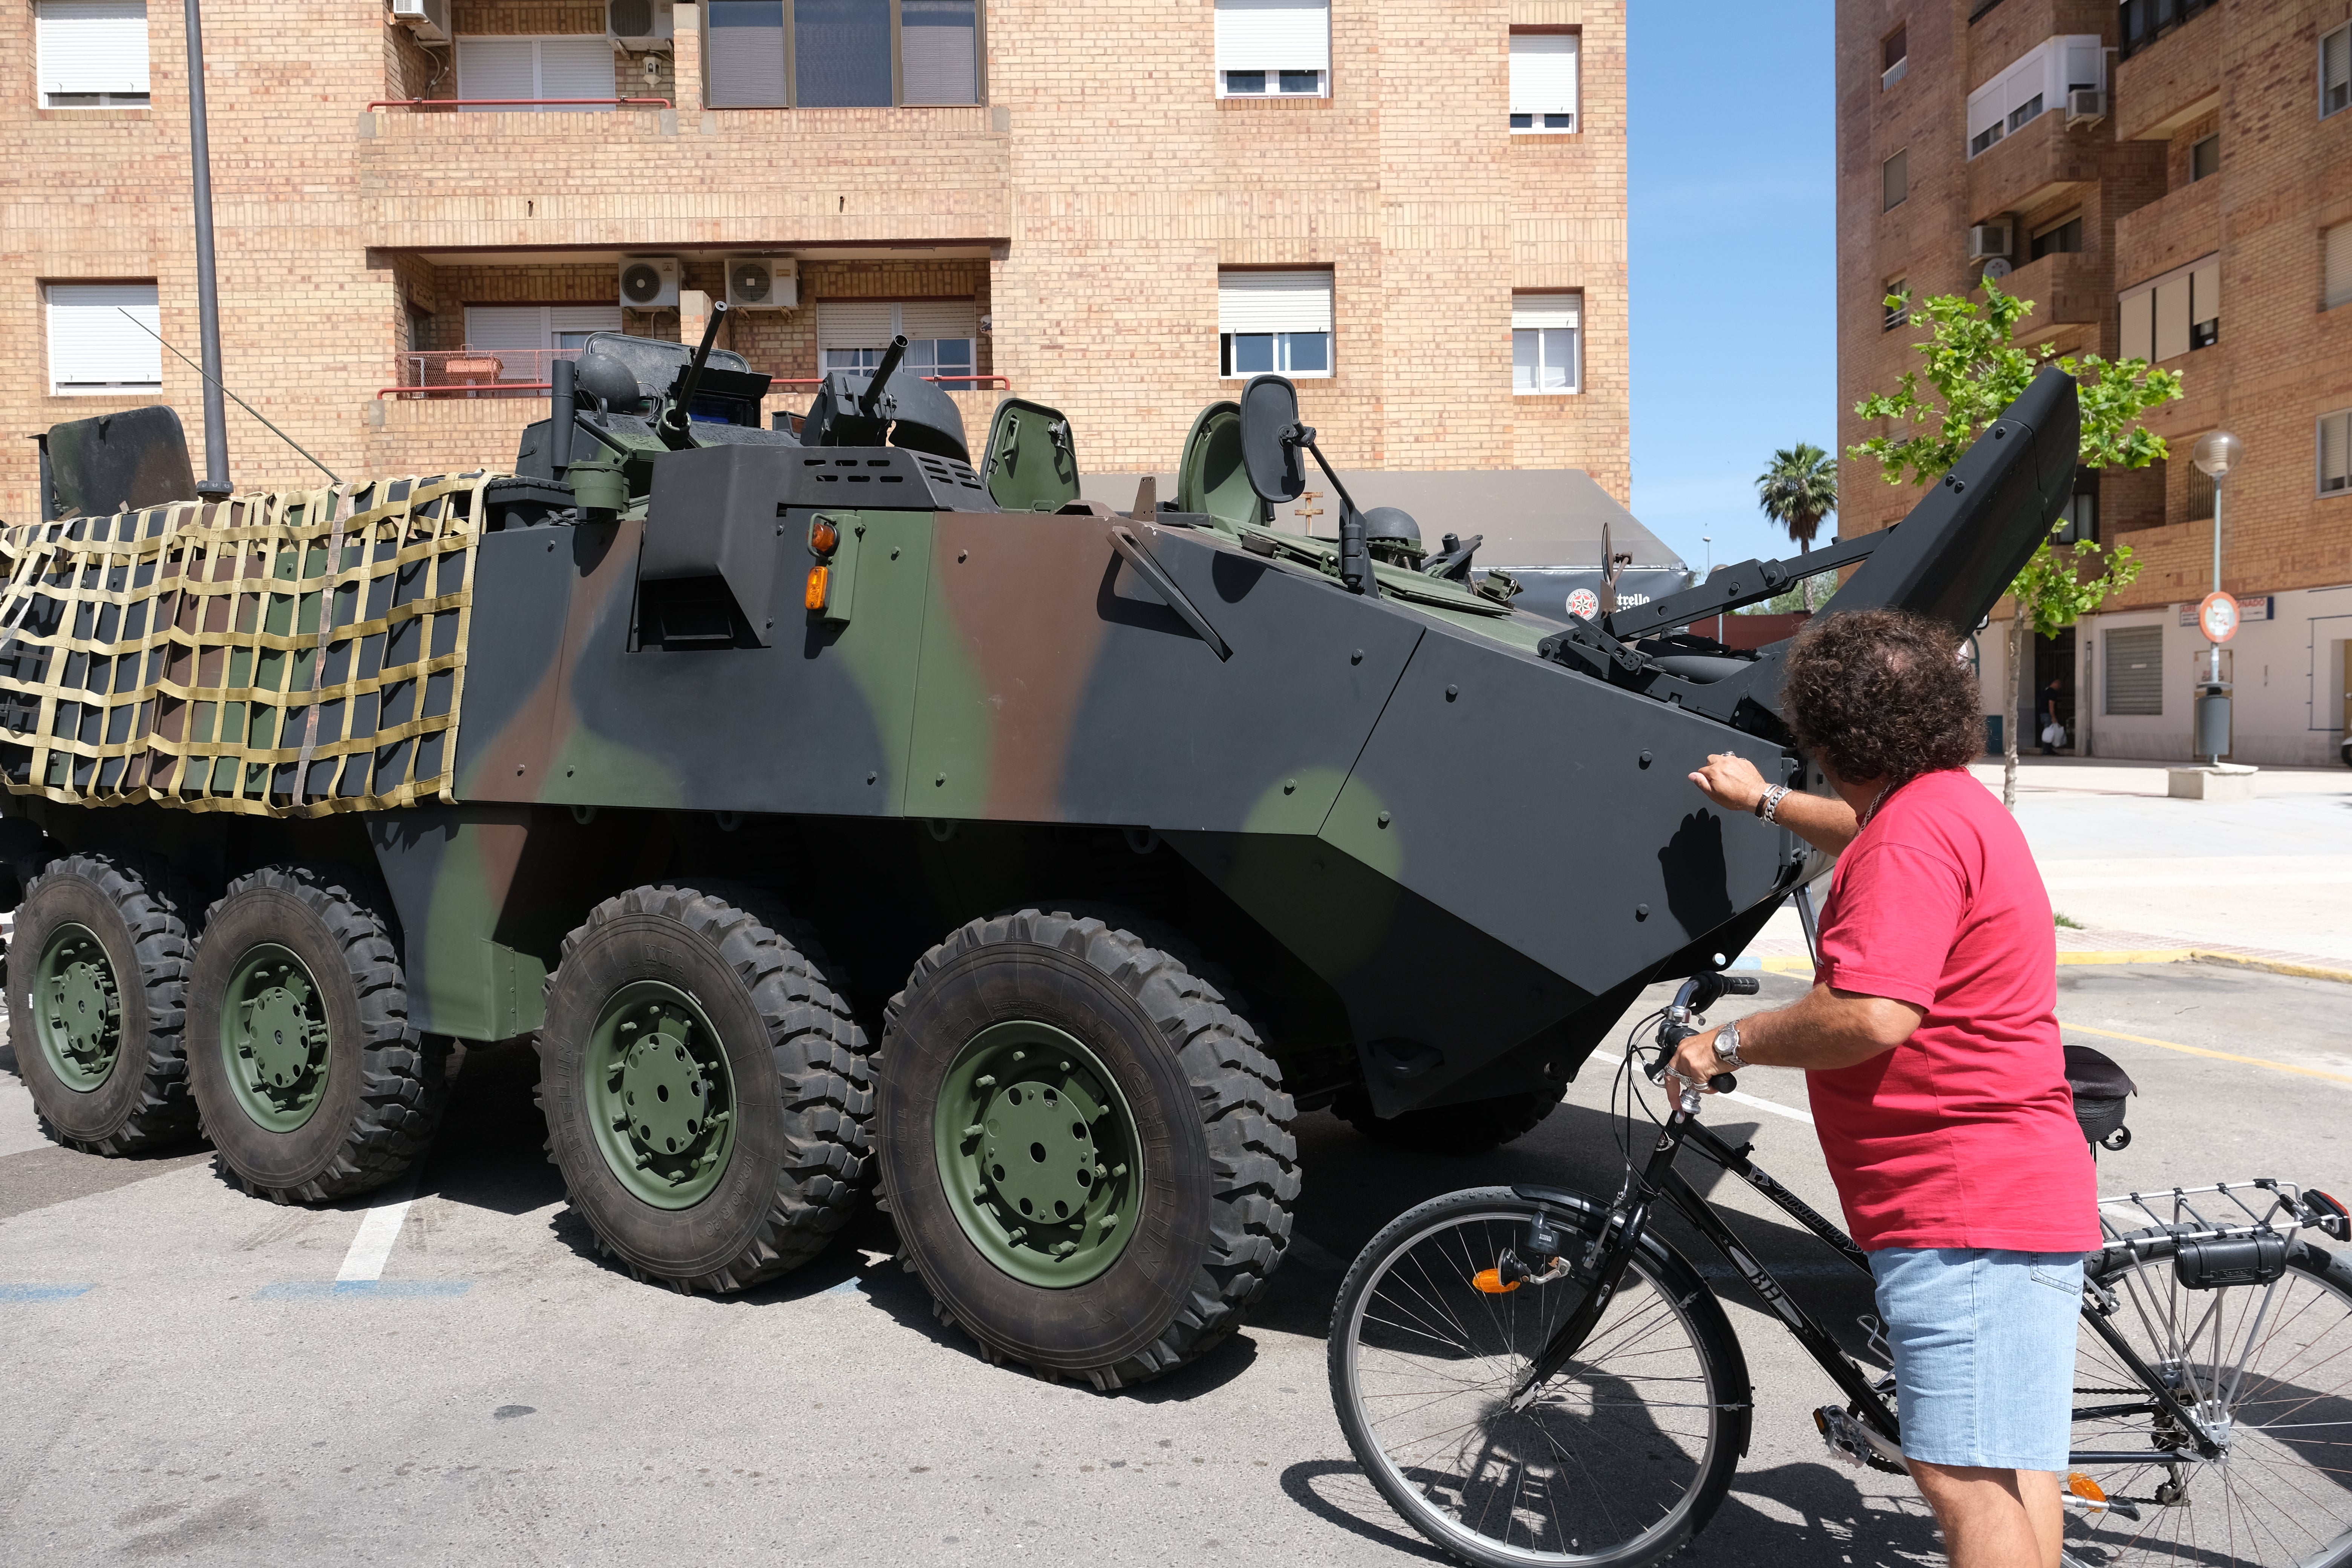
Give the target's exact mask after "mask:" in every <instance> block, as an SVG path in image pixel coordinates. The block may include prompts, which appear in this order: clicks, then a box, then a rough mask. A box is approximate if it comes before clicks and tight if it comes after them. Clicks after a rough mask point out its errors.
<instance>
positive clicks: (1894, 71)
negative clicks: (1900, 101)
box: [1878, 26, 1911, 92]
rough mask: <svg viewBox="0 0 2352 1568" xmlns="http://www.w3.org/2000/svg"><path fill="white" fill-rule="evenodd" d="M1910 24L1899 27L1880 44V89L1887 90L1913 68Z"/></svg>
mask: <svg viewBox="0 0 2352 1568" xmlns="http://www.w3.org/2000/svg"><path fill="white" fill-rule="evenodd" d="M1909 33H1910V28H1909V26H1901V27H1897V28H1895V31H1893V32H1891V33H1889V34H1887V35H1886V37H1885V38H1884V39H1883V40H1881V42H1880V43H1879V46H1878V90H1879V91H1881V92H1885V90H1886V89H1888V88H1890V87H1893V86H1894V85H1895V83H1896V82H1898V81H1901V80H1902V79H1903V73H1904V72H1906V71H1907V70H1909V69H1910V68H1911V41H1910V38H1909V37H1908V35H1909Z"/></svg>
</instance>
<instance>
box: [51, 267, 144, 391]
mask: <svg viewBox="0 0 2352 1568" xmlns="http://www.w3.org/2000/svg"><path fill="white" fill-rule="evenodd" d="M42 295H43V298H44V302H45V303H46V304H47V311H48V318H49V391H50V393H51V395H55V396H58V397H77V396H104V395H110V394H119V393H127V392H161V391H162V390H163V344H162V343H161V342H157V341H156V339H155V337H154V335H153V334H154V333H155V332H156V331H161V330H162V326H163V318H162V317H161V316H160V315H158V314H157V312H156V309H155V285H154V284H152V283H51V284H49V285H47V287H46V288H45V289H43V290H42ZM125 311H128V312H129V314H128V315H126V314H124V312H125Z"/></svg>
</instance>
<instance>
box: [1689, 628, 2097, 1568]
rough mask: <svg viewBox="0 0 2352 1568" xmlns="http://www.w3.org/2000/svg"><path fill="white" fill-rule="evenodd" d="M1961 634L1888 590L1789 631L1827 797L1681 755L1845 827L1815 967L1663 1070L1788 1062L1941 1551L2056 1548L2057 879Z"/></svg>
mask: <svg viewBox="0 0 2352 1568" xmlns="http://www.w3.org/2000/svg"><path fill="white" fill-rule="evenodd" d="M1956 642H1957V638H1956V637H1955V636H1954V634H1953V632H1952V631H1951V629H1950V628H1949V627H1948V626H1944V625H1942V624H1941V623H1939V622H1936V621H1933V620H1929V619H1927V618H1926V617H1924V616H1916V615H1911V614H1908V613H1906V612H1903V611H1896V610H1857V611H1849V612H1846V613H1843V614H1831V615H1827V616H1820V617H1818V618H1816V619H1814V620H1812V621H1811V622H1809V623H1808V624H1807V625H1806V626H1805V628H1804V629H1803V630H1802V631H1801V632H1800V633H1798V635H1797V638H1796V641H1795V643H1794V645H1793V646H1792V647H1790V652H1789V659H1788V666H1787V675H1786V680H1785V684H1784V685H1783V687H1782V703H1781V710H1782V712H1783V714H1784V715H1785V717H1786V718H1787V720H1788V722H1789V726H1790V729H1791V730H1792V731H1794V732H1795V736H1796V740H1797V744H1798V746H1799V748H1800V749H1801V751H1802V752H1804V753H1805V755H1806V756H1807V757H1808V758H1810V759H1811V762H1812V763H1814V764H1815V765H1816V766H1818V767H1819V768H1820V769H1821V771H1822V774H1823V775H1824V776H1825V777H1826V778H1827V779H1828V781H1829V784H1830V786H1831V788H1832V790H1834V791H1835V792H1836V795H1837V799H1836V800H1835V801H1824V800H1821V799H1819V798H1817V797H1811V796H1806V795H1795V794H1785V795H1768V793H1767V792H1766V791H1765V789H1764V785H1763V780H1762V778H1761V776H1760V775H1759V774H1757V773H1756V770H1755V769H1754V768H1753V767H1752V766H1750V765H1749V764H1748V763H1744V762H1741V761H1740V760H1739V759H1738V758H1737V757H1734V756H1730V755H1728V754H1726V755H1724V756H1718V757H1715V758H1711V759H1710V760H1709V762H1708V764H1707V766H1706V768H1705V769H1702V770H1701V771H1700V772H1698V773H1693V774H1692V775H1691V781H1692V782H1693V783H1694V784H1697V785H1698V787H1699V788H1700V789H1701V790H1702V791H1704V792H1705V793H1706V795H1708V796H1709V797H1710V798H1712V799H1713V800H1715V801H1716V802H1717V804H1718V805H1725V806H1728V807H1732V808H1735V809H1749V810H1757V811H1759V813H1762V814H1765V815H1769V816H1773V817H1774V818H1775V819H1776V820H1779V821H1780V822H1783V823H1785V824H1786V825H1788V826H1790V827H1791V828H1793V829H1794V830H1795V831H1797V832H1798V833H1800V834H1801V835H1802V836H1803V837H1805V838H1807V839H1808V840H1809V841H1810V842H1811V843H1814V844H1816V845H1818V846H1820V847H1822V848H1824V849H1829V850H1832V851H1842V853H1840V854H1839V858H1838V866H1837V870H1836V872H1835V874H1834V875H1833V877H1832V879H1831V883H1830V893H1829V898H1828V900H1827V901H1826V902H1825V903H1824V905H1823V906H1822V917H1821V922H1820V929H1819V931H1818V933H1817V942H1818V947H1819V962H1818V963H1817V966H1816V967H1815V969H1814V972H1813V984H1812V989H1811V991H1809V992H1808V993H1807V994H1805V995H1804V996H1803V997H1802V998H1801V999H1800V1000H1798V1001H1797V1002H1795V1003H1793V1004H1791V1005H1789V1006H1786V1007H1780V1008H1776V1009H1774V1010H1772V1011H1769V1012H1763V1013H1757V1014H1754V1015H1751V1016H1748V1017H1746V1018H1742V1019H1739V1020H1738V1021H1737V1022H1736V1023H1731V1024H1726V1025H1723V1026H1721V1027H1719V1028H1715V1029H1710V1030H1707V1031H1706V1032H1704V1033H1702V1034H1699V1035H1696V1036H1694V1037H1691V1038H1689V1039H1687V1040H1685V1041H1684V1042H1683V1043H1682V1045H1681V1046H1680V1047H1678V1048H1677V1050H1676V1052H1675V1058H1674V1061H1673V1063H1672V1065H1671V1066H1670V1067H1669V1068H1668V1069H1667V1070H1668V1071H1669V1072H1671V1073H1673V1074H1674V1075H1675V1077H1676V1078H1677V1079H1682V1080H1684V1081H1685V1082H1687V1083H1690V1084H1693V1085H1696V1086H1701V1087H1703V1086H1704V1085H1705V1083H1706V1080H1707V1079H1709V1078H1711V1077H1712V1076H1714V1075H1715V1074H1717V1073H1720V1072H1725V1071H1728V1070H1731V1069H1734V1068H1744V1067H1791V1068H1803V1069H1804V1070H1805V1074H1806V1080H1807V1086H1808V1089H1809V1091H1810V1095H1811V1102H1812V1109H1813V1119H1814V1121H1815V1124H1816V1126H1817V1128H1818V1130H1819V1131H1820V1134H1821V1140H1822V1154H1823V1155H1824V1156H1825V1157H1826V1159H1827V1161H1828V1163H1829V1167H1830V1173H1831V1175H1832V1178H1834V1180H1835V1181H1836V1183H1837V1189H1838V1197H1839V1200H1840V1202H1841V1203H1842V1204H1843V1206H1844V1209H1845V1218H1846V1225H1847V1227H1848V1228H1849V1229H1850V1230H1851V1231H1852V1232H1853V1237H1854V1240H1855V1241H1856V1243H1858V1244H1859V1245H1860V1246H1861V1247H1863V1249H1864V1251H1866V1252H1867V1253H1869V1255H1870V1262H1871V1273H1872V1275H1873V1277H1874V1279H1875V1280H1876V1281H1877V1296H1878V1313H1879V1317H1880V1318H1881V1319H1882V1320H1883V1321H1885V1325H1886V1338H1887V1342H1888V1343H1889V1344H1890V1345H1891V1346H1892V1347H1893V1349H1894V1352H1895V1394H1896V1404H1897V1406H1898V1408H1899V1411H1900V1414H1901V1417H1902V1428H1903V1453H1904V1457H1905V1458H1906V1459H1907V1460H1908V1461H1909V1464H1910V1468H1911V1473H1912V1475H1913V1477H1914V1478H1915V1479H1916V1480H1917V1481H1918V1483H1919V1489H1920V1491H1921V1492H1922V1493H1923V1494H1925V1495H1926V1497H1927V1501H1928V1505H1929V1506H1930V1507H1932V1508H1933V1509H1934V1510H1936V1517H1937V1521H1938V1522H1939V1523H1940V1524H1941V1525H1942V1526H1943V1530H1944V1536H1945V1541H1946V1542H1947V1544H1948V1547H1949V1549H1950V1558H1951V1562H1952V1563H1953V1565H1954V1568H2056V1565H2057V1564H2058V1563H2059V1561H2060V1534H2061V1530H2062V1526H2063V1510H2062V1508H2061V1505H2060V1502H2059V1475H2060V1472H2063V1470H2064V1469H2065V1468H2066V1452H2067V1447H2068V1442H2067V1439H2068V1429H2069V1426H2070V1425H2071V1423H2072V1420H2073V1404H2074V1333H2075V1317H2076V1313H2077V1310H2078V1309H2079V1307H2080V1305H2081V1300H2082V1293H2083V1254H2084V1252H2085V1251H2087V1250H2089V1249H2091V1248H2093V1247H2097V1246H2098V1245H2099V1226H2098V1198H2097V1193H2096V1188H2095V1185H2094V1175H2093V1166H2092V1163H2091V1155H2090V1150H2089V1147H2088V1145H2086V1144H2085V1143H2084V1140H2083V1133H2082V1131H2081V1129H2080V1128H2079V1127H2078V1126H2077V1124H2076V1122H2075V1121H2074V1100H2073V1097H2072V1095H2071V1094H2070V1093H2069V1092H2068V1090H2067V1088H2066V1071H2065V1057H2064V1052H2063V1047H2061V1045H2060V1043H2059V1036H2058V1016H2057V1004H2058V970H2057V963H2058V955H2057V943H2056V933H2055V931H2054V929H2053V921H2052V918H2051V913H2050V898H2049V895H2048V893H2047V892H2045V891H2044V890H2043V889H2042V877H2041V873H2040V872H2039V871H2038V870H2037V869H2036V868H2035V867H2034V863H2033V857H2032V853H2031V852H2030V851H2029V850H2028V849H2027V847H2026V843H2025V836H2024V835H2023V834H2022V833H2021V832H2020V831H2019V829H2018V826H2017V823H2016V821H2015V819H2014V818H2012V817H2011V816H2010V815H2009V813H2008V812H2006V811H2004V810H2002V809H2001V806H2000V802H1999V801H1997V800H1995V799H1994V798H1993V796H1992V794H1991V792H1990V791H1989V790H1987V789H1986V788H1985V787H1984V786H1983V785H1982V784H1979V783H1977V781H1976V780H1975V779H1974V778H1973V777H1971V776H1970V775H1969V772H1968V768H1967V763H1969V760H1970V759H1971V758H1973V757H1974V756H1976V755H1977V753H1978V752H1979V748H1980V746H1981V744H1982V740H1983V734H1984V726H1983V720H1982V718H1981V717H1980V716H1979V713H1978V699H1977V689H1976V682H1975V679H1973V677H1972V676H1971V675H1970V674H1969V671H1968V670H1967V669H1966V668H1963V666H1962V665H1961V664H1960V662H1959V661H1958V657H1957V651H1956V647H1955V645H1956ZM1792 807H1793V808H1794V809H1791V808H1792Z"/></svg>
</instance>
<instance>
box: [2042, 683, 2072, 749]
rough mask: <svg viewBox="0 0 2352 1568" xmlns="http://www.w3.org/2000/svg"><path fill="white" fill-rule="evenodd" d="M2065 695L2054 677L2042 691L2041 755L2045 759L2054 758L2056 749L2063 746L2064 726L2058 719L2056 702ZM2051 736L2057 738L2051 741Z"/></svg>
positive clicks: (2063, 689)
mask: <svg viewBox="0 0 2352 1568" xmlns="http://www.w3.org/2000/svg"><path fill="white" fill-rule="evenodd" d="M2065 695H2066V689H2065V687H2064V686H2063V685H2062V684H2061V683H2060V682H2059V679H2058V678H2057V677H2056V676H2054V675H2053V676H2052V677H2051V678H2050V684H2049V685H2047V686H2045V687H2043V688H2042V755H2043V756H2045V757H2054V756H2056V755H2057V754H2058V748H2059V747H2060V746H2062V745H2063V744H2065V735H2066V726H2065V725H2064V724H2063V723H2061V722H2060V721H2059V719H2058V701H2059V699H2061V698H2063V697H2064V696H2065ZM2053 735H2055V736H2057V737H2058V738H2057V739H2056V740H2053V739H2052V738H2051V737H2052V736H2053Z"/></svg>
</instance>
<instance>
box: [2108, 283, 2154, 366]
mask: <svg viewBox="0 0 2352 1568" xmlns="http://www.w3.org/2000/svg"><path fill="white" fill-rule="evenodd" d="M2155 309H2156V292H2155V290H2154V289H2138V290H2137V291H2136V292H2133V293H2129V294H2126V295H2125V296H2124V297H2123V300H2122V302H2121V310H2122V319H2121V321H2119V322H2118V323H2117V326H2118V329H2119V331H2118V334H2117V337H2118V341H2117V344H2116V346H2117V348H2118V349H2119V350H2120V352H2121V353H2122V357H2124V358H2125V359H2144V360H2147V361H2149V362H2150V363H2153V362H2154V361H2155V359H2156V326H2155V321H2156V318H2155V315H2154V311H2155Z"/></svg>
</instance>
